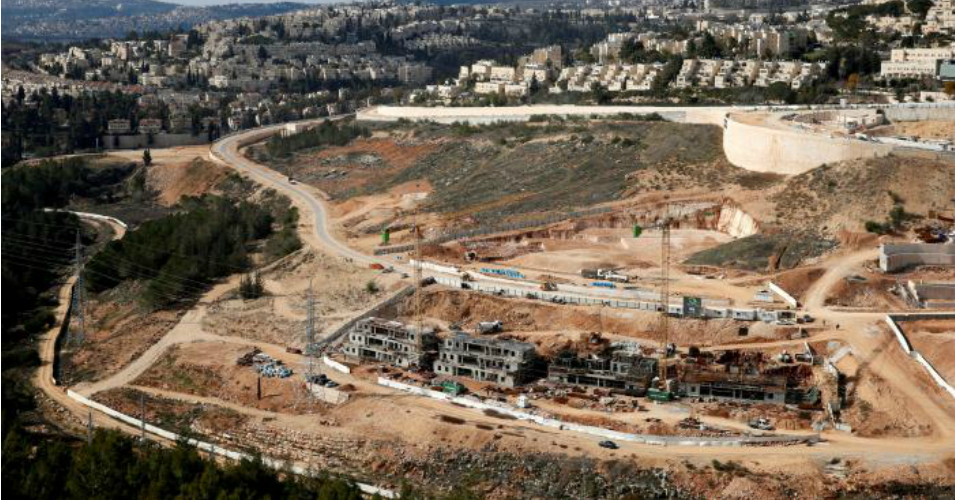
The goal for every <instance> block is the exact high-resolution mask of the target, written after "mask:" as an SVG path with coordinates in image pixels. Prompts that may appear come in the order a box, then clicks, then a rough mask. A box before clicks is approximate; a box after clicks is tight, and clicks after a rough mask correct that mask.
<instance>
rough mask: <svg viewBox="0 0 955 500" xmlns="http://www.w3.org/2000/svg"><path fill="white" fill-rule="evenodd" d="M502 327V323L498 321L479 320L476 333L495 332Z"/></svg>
mask: <svg viewBox="0 0 955 500" xmlns="http://www.w3.org/2000/svg"><path fill="white" fill-rule="evenodd" d="M503 329H504V323H501V322H500V321H480V322H478V324H477V330H478V333H481V334H485V333H497V332H499V331H501V330H503Z"/></svg>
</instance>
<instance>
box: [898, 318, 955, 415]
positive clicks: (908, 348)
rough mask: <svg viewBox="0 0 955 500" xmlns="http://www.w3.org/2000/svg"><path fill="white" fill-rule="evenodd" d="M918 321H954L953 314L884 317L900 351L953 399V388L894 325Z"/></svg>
mask: <svg viewBox="0 0 955 500" xmlns="http://www.w3.org/2000/svg"><path fill="white" fill-rule="evenodd" d="M920 319H926V320H928V319H955V313H928V314H900V315H887V316H886V317H885V322H886V323H887V324H888V325H889V329H890V330H892V333H894V334H895V338H896V340H898V341H899V345H901V346H902V350H903V351H905V353H906V354H908V355H909V356H911V357H912V358H913V359H914V360H915V361H917V362H918V364H920V365H922V368H924V369H925V371H926V372H928V374H929V376H930V377H932V380H934V381H935V383H936V384H938V386H939V387H941V388H942V390H943V391H945V392H947V393H948V394H949V395H950V396H952V398H953V399H955V387H953V386H952V384H950V383H949V382H948V381H947V380H945V378H944V377H942V374H940V373H939V372H938V370H936V369H935V367H934V366H932V363H930V362H929V360H927V359H925V357H924V356H922V353H920V352H918V351H916V350H914V349H912V345H911V344H910V343H909V339H908V338H907V337H906V336H905V332H903V331H902V329H901V328H899V325H898V324H897V323H896V320H898V321H914V320H920Z"/></svg>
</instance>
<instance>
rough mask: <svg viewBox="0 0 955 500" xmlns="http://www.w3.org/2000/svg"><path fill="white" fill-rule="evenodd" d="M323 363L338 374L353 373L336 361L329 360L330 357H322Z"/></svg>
mask: <svg viewBox="0 0 955 500" xmlns="http://www.w3.org/2000/svg"><path fill="white" fill-rule="evenodd" d="M322 362H323V363H325V366H327V367H329V368H331V369H332V370H335V371H337V372H342V373H346V374H350V373H351V368H349V367H347V366H345V365H343V364H341V363H339V362H338V361H335V360H334V359H332V358H329V357H328V356H322Z"/></svg>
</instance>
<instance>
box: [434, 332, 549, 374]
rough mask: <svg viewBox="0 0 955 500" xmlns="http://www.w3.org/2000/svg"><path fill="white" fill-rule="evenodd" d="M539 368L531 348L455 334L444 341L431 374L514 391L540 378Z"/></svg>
mask: <svg viewBox="0 0 955 500" xmlns="http://www.w3.org/2000/svg"><path fill="white" fill-rule="evenodd" d="M538 364H539V360H538V358H537V352H536V351H535V350H534V346H533V344H528V343H525V342H517V341H513V340H499V339H493V338H483V337H472V336H470V335H468V334H466V333H462V332H457V333H455V334H453V336H451V337H449V338H446V339H444V342H443V343H442V345H441V348H440V352H439V355H438V359H437V361H435V362H434V372H435V373H437V374H438V375H446V376H455V377H468V378H472V379H475V380H479V381H482V382H493V383H495V384H498V385H502V386H505V387H516V386H518V385H522V384H525V383H527V382H530V381H532V380H534V379H536V378H539V377H540V376H541V375H542V373H538V370H536V368H537V365H538Z"/></svg>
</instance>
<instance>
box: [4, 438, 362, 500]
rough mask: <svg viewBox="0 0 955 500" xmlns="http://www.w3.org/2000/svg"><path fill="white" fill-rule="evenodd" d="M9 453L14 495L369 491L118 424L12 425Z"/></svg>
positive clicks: (348, 496)
mask: <svg viewBox="0 0 955 500" xmlns="http://www.w3.org/2000/svg"><path fill="white" fill-rule="evenodd" d="M3 458H4V463H3V479H4V481H3V483H4V484H6V485H7V486H6V487H4V490H6V491H8V493H10V494H11V495H12V496H13V498H35V499H47V498H49V499H73V498H75V499H88V498H97V499H117V500H120V499H123V500H125V499H128V498H196V499H226V498H287V499H303V500H304V499H309V500H315V499H320V500H359V499H361V498H362V495H361V492H360V490H359V489H358V487H357V486H356V485H355V484H354V483H352V482H350V481H347V480H343V479H337V478H332V477H327V476H320V477H315V478H305V477H300V476H295V475H283V474H280V473H279V472H276V471H274V470H271V469H269V468H268V467H266V466H265V465H264V464H263V463H262V461H261V460H259V459H253V460H242V461H240V462H238V463H235V464H222V465H220V464H218V463H216V462H215V461H214V460H212V459H209V458H203V457H202V456H201V455H199V453H198V452H197V451H196V449H195V448H193V447H189V446H187V445H184V444H179V445H177V446H175V447H174V448H164V447H160V446H152V445H146V446H144V445H141V444H137V443H136V442H135V441H134V440H133V439H132V438H129V437H126V436H124V435H122V434H120V433H119V432H117V431H96V432H95V433H94V436H93V439H92V443H90V444H87V443H85V442H76V441H72V440H67V439H65V438H52V439H46V440H41V441H38V440H37V439H35V438H34V437H33V436H31V435H29V434H26V433H24V432H23V431H22V430H20V429H18V428H12V429H10V430H9V432H7V431H5V432H4V441H3Z"/></svg>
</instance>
